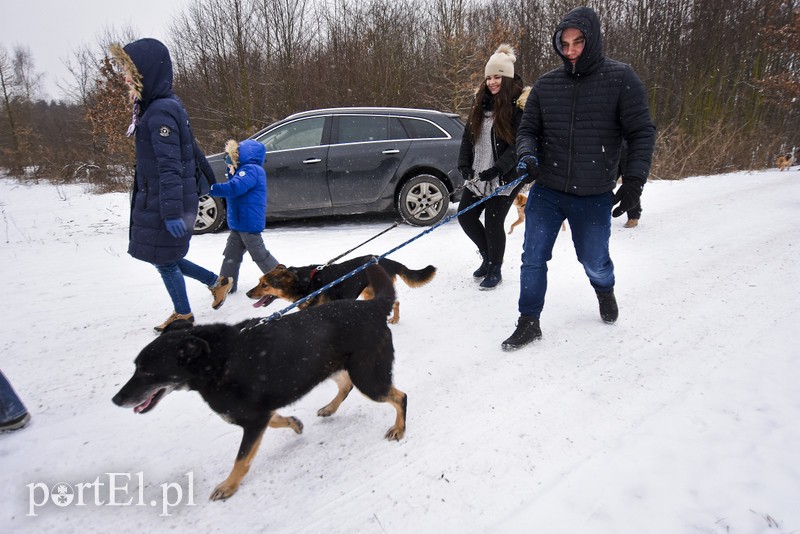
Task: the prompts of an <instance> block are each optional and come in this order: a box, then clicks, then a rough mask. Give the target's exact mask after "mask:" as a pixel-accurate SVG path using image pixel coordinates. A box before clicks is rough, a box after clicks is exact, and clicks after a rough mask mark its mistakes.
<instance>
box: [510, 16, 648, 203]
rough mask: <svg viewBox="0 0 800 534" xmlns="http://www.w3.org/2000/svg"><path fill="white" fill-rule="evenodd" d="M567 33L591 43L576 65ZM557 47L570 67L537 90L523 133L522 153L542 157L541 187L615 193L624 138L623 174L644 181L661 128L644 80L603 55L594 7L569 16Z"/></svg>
mask: <svg viewBox="0 0 800 534" xmlns="http://www.w3.org/2000/svg"><path fill="white" fill-rule="evenodd" d="M566 28H577V29H579V30H580V31H581V32H583V35H584V37H585V39H586V43H585V46H584V49H583V53H582V54H581V56H580V57H579V58H578V61H577V62H576V65H575V66H574V67H573V65H572V63H570V61H569V60H568V59H567V58H566V57H565V56H564V55H563V54H562V53H561V32H562V31H564V29H566ZM553 46H554V47H555V49H556V52H557V53H558V54H559V56H560V57H561V58H562V60H563V61H564V66H563V67H559V68H557V69H555V70H552V71H550V72H548V73H546V74H544V75H542V76H541V77H540V78H539V79H538V80H537V81H536V83H535V84H534V86H533V90H532V91H531V96H530V97H529V98H528V101H527V103H526V105H525V112H524V114H523V117H522V122H521V124H520V127H519V129H518V130H517V154H518V155H519V157H522V156H524V155H528V154H532V155H535V156H537V157H538V158H539V176H538V178H537V182H538V183H539V184H540V185H544V186H546V187H549V188H551V189H555V190H557V191H562V192H565V193H571V194H575V195H581V196H584V195H594V194H600V193H605V192H608V191H612V190H613V189H614V186H615V183H616V180H617V177H618V172H619V171H618V169H619V160H620V148H621V145H622V140H623V139H625V140H626V141H627V143H628V161H627V165H626V169H625V176H626V177H630V178H633V179H635V180H639V181H641V182H642V183H644V181H645V180H647V176H648V174H649V172H650V164H651V162H652V154H653V147H654V145H655V126H654V125H653V122H652V120H651V118H650V108H649V105H648V101H647V94H646V93H645V89H644V85H643V84H642V81H641V80H640V79H639V77H638V76H637V75H636V73H635V72H634V71H633V69H632V68H631V66H630V65H627V64H625V63H620V62H619V61H614V60H613V59H609V58H607V57H605V55H604V52H603V39H602V36H601V34H600V21H599V20H598V18H597V14H596V13H595V12H594V10H592V9H591V8H587V7H579V8H576V9H574V10H572V11H570V12H569V13H568V14H567V15H566V16H565V17H564V19H563V20H562V22H561V23H560V24H559V25H558V27H557V29H556V32H555V34H554V35H553Z"/></svg>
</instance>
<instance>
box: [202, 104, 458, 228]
mask: <svg viewBox="0 0 800 534" xmlns="http://www.w3.org/2000/svg"><path fill="white" fill-rule="evenodd" d="M463 131H464V124H463V123H462V122H461V120H460V119H459V117H458V115H456V114H454V113H443V112H439V111H433V110H424V109H406V108H335V109H321V110H314V111H306V112H302V113H297V114H294V115H291V116H289V117H286V118H285V119H283V120H280V121H278V122H276V123H274V124H272V125H270V126H268V127H266V128H265V129H263V130H261V131H260V132H258V133H256V134H255V135H253V136H252V137H251V139H255V140H256V141H259V142H261V143H263V144H264V146H265V147H266V149H267V158H266V161H265V163H264V169H265V170H266V172H267V190H268V203H267V220H281V219H299V218H305V217H319V216H329V215H351V214H358V213H379V212H399V213H400V215H401V216H402V218H403V219H404V220H405V221H406V222H408V223H410V224H414V225H417V226H429V225H432V224H435V223H436V222H438V221H439V220H441V219H442V217H444V215H445V214H446V212H447V208H448V206H449V203H450V202H458V201H459V200H460V196H461V186H462V185H463V179H462V178H461V174H460V173H459V172H458V169H457V167H458V151H459V146H460V144H461V135H462V133H463ZM223 158H224V154H223V153H219V154H214V155H212V156H209V158H208V161H209V163H210V164H211V167H212V168H213V169H214V174H215V176H216V178H217V181H224V180H225V162H224V159H223ZM224 221H225V204H224V200H223V199H219V198H212V197H210V196H204V197H201V199H200V209H199V210H198V215H197V220H196V222H195V227H194V233H196V234H202V233H207V232H214V231H216V230H218V229H219V228H220V227H221V226H222V224H223V223H224Z"/></svg>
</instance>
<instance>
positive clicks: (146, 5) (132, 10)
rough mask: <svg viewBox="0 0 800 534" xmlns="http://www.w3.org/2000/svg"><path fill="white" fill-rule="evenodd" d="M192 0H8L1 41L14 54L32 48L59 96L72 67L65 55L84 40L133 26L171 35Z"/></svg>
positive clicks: (46, 86)
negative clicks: (67, 65) (176, 18)
mask: <svg viewBox="0 0 800 534" xmlns="http://www.w3.org/2000/svg"><path fill="white" fill-rule="evenodd" d="M190 1H191V0H79V1H77V2H70V1H64V0H2V1H1V2H0V5H1V6H2V7H0V46H2V47H4V48H5V50H6V52H8V53H9V54H11V53H12V49H13V48H14V47H15V46H17V45H22V46H26V47H28V48H30V51H31V54H32V55H33V63H34V68H35V70H36V71H37V72H41V73H44V78H43V80H42V88H43V90H44V92H45V93H46V94H47V96H48V97H49V98H53V99H59V98H60V97H61V91H60V90H59V89H58V87H57V85H56V84H57V83H61V85H64V80H69V72H68V71H67V69H66V68H65V67H64V59H66V58H68V57H70V55H71V53H72V52H73V51H75V50H77V49H78V48H80V47H81V46H82V45H89V46H92V47H94V46H96V44H97V42H98V40H99V38H100V36H102V35H103V34H105V33H106V30H110V29H112V28H113V29H117V30H122V29H123V28H126V27H130V28H132V29H134V30H135V31H137V32H138V34H139V35H141V36H142V37H155V38H156V39H159V40H162V41H165V42H166V40H167V30H168V28H169V25H170V22H171V21H172V19H173V17H174V16H175V15H176V14H178V13H180V12H181V10H182V9H183V7H184V6H186V5H188V4H189V3H190Z"/></svg>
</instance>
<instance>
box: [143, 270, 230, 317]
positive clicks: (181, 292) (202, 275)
mask: <svg viewBox="0 0 800 534" xmlns="http://www.w3.org/2000/svg"><path fill="white" fill-rule="evenodd" d="M153 265H155V267H156V269H158V272H159V274H161V279H162V280H164V286H165V287H166V288H167V293H169V298H171V299H172V305H173V306H174V308H175V311H176V312H177V313H180V314H181V315H186V314H187V313H192V307H191V306H190V305H189V296H188V295H187V294H186V280H185V279H184V276H188V277H189V278H194V279H195V280H199V281H200V282H202V283H204V284H205V285H207V286H208V287H213V286H214V284H216V283H217V275H216V274H214V273H212V272H211V271H209V270H208V269H205V268H203V267H200V266H199V265H197V264H196V263H192V262H190V261H189V260H187V259H186V258H183V259H180V260H178V261H177V262H175V263H161V264H158V265H156V264H153Z"/></svg>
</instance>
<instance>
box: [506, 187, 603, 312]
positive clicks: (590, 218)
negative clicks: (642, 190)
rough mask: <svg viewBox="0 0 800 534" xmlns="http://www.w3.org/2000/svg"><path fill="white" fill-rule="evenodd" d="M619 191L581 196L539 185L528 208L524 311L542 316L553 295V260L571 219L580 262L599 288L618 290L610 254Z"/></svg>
mask: <svg viewBox="0 0 800 534" xmlns="http://www.w3.org/2000/svg"><path fill="white" fill-rule="evenodd" d="M612 198H613V193H611V192H608V193H603V194H600V195H590V196H585V197H580V196H577V195H570V194H568V193H561V192H559V191H555V190H553V189H548V188H546V187H543V186H540V185H539V184H534V185H533V187H532V188H531V191H530V194H529V195H528V204H527V206H525V241H524V244H523V250H522V268H521V269H520V290H519V313H520V315H531V316H533V317H536V318H537V319H538V318H539V315H540V314H541V313H542V308H544V295H545V293H546V292H547V262H548V261H550V259H551V258H552V257H553V245H554V244H555V242H556V238H557V237H558V233H559V231H560V230H561V223H562V222H563V221H564V219H566V220H567V221H568V222H569V229H570V232H571V233H572V243H573V244H574V245H575V252H576V253H577V255H578V261H579V262H581V264H582V265H583V270H584V271H585V272H586V276H588V277H589V282H590V283H591V284H592V287H594V288H595V290H597V291H600V292H608V291H611V290H612V289H614V263H613V262H612V261H611V256H610V255H609V253H608V241H609V238H610V237H611V200H612Z"/></svg>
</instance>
